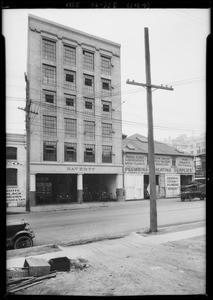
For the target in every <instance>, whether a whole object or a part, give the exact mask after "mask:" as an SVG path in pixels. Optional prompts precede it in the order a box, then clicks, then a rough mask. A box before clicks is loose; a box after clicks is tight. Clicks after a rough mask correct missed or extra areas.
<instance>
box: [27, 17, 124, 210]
mask: <svg viewBox="0 0 213 300" xmlns="http://www.w3.org/2000/svg"><path fill="white" fill-rule="evenodd" d="M27 77H28V80H29V86H30V99H31V101H32V105H31V110H35V111H36V112H38V115H34V114H32V119H31V155H30V156H31V164H30V174H31V175H30V176H31V205H37V204H49V203H57V201H58V197H59V196H60V195H62V196H63V197H66V196H67V199H68V201H77V202H78V203H81V202H82V201H83V192H84V195H86V193H87V192H88V190H89V189H90V190H91V189H92V190H95V189H97V186H98V187H100V186H103V189H106V191H108V192H110V193H111V197H112V199H115V198H116V199H117V200H122V197H123V173H122V172H123V168H122V130H121V87H120V82H121V74H120V44H117V43H114V42H111V41H108V40H105V39H102V38H99V37H96V36H92V35H89V34H87V33H83V32H81V31H78V30H75V29H71V28H69V27H66V26H62V25H59V24H56V23H53V22H50V21H47V20H45V19H41V18H38V17H35V16H32V15H30V16H29V28H28V63H27ZM116 196H117V197H116ZM70 197H71V199H70ZM84 200H86V199H85V198H84Z"/></svg>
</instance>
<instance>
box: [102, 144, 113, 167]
mask: <svg viewBox="0 0 213 300" xmlns="http://www.w3.org/2000/svg"><path fill="white" fill-rule="evenodd" d="M102 162H103V163H111V162H112V146H106V145H104V146H102Z"/></svg>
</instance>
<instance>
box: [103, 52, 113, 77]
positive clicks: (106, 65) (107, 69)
mask: <svg viewBox="0 0 213 300" xmlns="http://www.w3.org/2000/svg"><path fill="white" fill-rule="evenodd" d="M101 73H102V74H107V75H110V74H111V58H109V57H105V56H101Z"/></svg>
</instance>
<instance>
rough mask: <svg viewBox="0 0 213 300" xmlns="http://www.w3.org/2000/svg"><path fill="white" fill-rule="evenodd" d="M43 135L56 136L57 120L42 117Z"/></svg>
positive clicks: (50, 117) (51, 117)
mask: <svg viewBox="0 0 213 300" xmlns="http://www.w3.org/2000/svg"><path fill="white" fill-rule="evenodd" d="M43 133H44V135H46V136H56V135H57V119H56V117H53V116H43Z"/></svg>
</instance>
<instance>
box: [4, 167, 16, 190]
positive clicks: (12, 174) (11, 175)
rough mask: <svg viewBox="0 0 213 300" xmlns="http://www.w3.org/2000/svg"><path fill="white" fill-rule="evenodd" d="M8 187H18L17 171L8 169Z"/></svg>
mask: <svg viewBox="0 0 213 300" xmlns="http://www.w3.org/2000/svg"><path fill="white" fill-rule="evenodd" d="M6 185H7V186H11V185H17V169H13V168H7V169H6Z"/></svg>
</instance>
